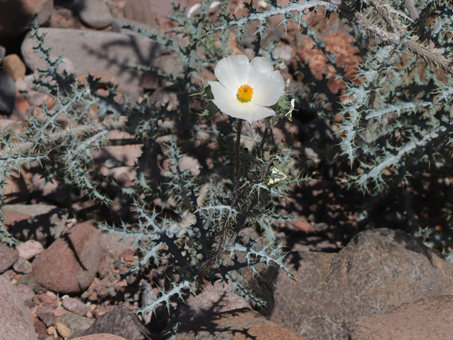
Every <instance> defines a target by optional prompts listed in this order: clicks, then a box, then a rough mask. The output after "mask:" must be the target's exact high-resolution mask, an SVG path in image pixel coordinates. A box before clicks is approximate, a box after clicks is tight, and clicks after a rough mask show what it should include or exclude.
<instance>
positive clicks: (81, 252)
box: [32, 223, 102, 294]
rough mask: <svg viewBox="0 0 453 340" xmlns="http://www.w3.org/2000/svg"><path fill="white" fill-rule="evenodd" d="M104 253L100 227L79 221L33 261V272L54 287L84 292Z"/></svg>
mask: <svg viewBox="0 0 453 340" xmlns="http://www.w3.org/2000/svg"><path fill="white" fill-rule="evenodd" d="M101 256H102V249H101V247H99V232H98V230H97V228H95V227H94V226H93V225H91V224H90V223H81V224H77V225H75V226H74V227H73V228H72V229H70V230H69V231H68V232H67V233H64V234H63V235H62V236H61V237H60V238H59V239H58V240H56V241H55V242H54V243H52V244H51V245H50V247H49V248H47V249H46V250H45V251H44V252H43V253H42V254H41V255H40V256H38V257H37V258H36V259H35V260H34V261H33V272H32V275H33V277H34V278H35V280H36V282H37V283H38V284H39V285H41V286H43V287H45V288H47V289H49V290H51V291H54V292H58V293H67V294H76V293H80V292H82V291H84V290H85V289H86V288H87V287H88V286H89V285H90V283H91V282H92V281H93V279H94V277H95V275H96V272H97V270H98V267H99V263H100V261H101Z"/></svg>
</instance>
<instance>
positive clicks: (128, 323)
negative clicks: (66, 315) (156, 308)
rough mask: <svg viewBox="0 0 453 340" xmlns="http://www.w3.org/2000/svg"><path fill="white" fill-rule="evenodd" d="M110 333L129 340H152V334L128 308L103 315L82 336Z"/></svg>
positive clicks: (120, 308) (116, 309) (117, 309)
mask: <svg viewBox="0 0 453 340" xmlns="http://www.w3.org/2000/svg"><path fill="white" fill-rule="evenodd" d="M98 333H99V334H100V333H108V334H114V335H118V336H121V337H123V338H125V339H127V340H151V334H150V333H149V331H148V330H147V329H146V328H145V326H143V325H142V324H141V323H140V321H139V320H138V318H137V316H136V315H135V313H132V312H131V311H129V309H127V308H126V307H118V308H114V309H112V310H111V311H110V312H108V313H106V314H104V315H102V316H101V317H99V318H98V319H96V321H95V322H94V323H93V325H91V327H90V328H88V329H87V330H86V331H84V332H83V334H81V335H91V334H98Z"/></svg>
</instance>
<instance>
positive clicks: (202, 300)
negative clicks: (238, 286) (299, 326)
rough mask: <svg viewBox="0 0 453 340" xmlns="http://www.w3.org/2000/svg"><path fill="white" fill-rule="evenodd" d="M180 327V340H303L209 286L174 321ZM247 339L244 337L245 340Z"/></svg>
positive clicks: (225, 291) (236, 298)
mask: <svg viewBox="0 0 453 340" xmlns="http://www.w3.org/2000/svg"><path fill="white" fill-rule="evenodd" d="M176 322H177V323H179V324H180V326H179V327H178V336H177V337H176V339H178V340H195V339H197V340H198V339H203V340H215V339H238V340H239V339H246V338H247V339H248V338H250V339H252V338H253V339H257V340H275V339H285V340H286V339H293V340H303V339H304V338H302V337H301V336H299V335H297V334H296V333H294V332H293V331H290V330H289V329H287V328H285V327H283V326H280V325H278V324H276V323H274V322H271V321H267V320H266V319H265V318H264V317H263V316H261V315H260V314H258V313H257V312H255V311H253V310H252V308H251V307H250V305H249V304H248V303H247V302H246V301H245V300H244V299H243V298H242V297H240V296H238V295H236V294H233V293H232V292H231V290H229V289H227V288H223V287H221V286H220V285H214V286H213V285H208V286H207V287H205V289H204V290H203V292H202V293H201V294H199V295H197V296H191V297H189V298H188V299H187V306H184V307H183V308H182V310H181V314H180V315H179V316H178V317H177V318H176V319H175V320H173V321H172V323H171V324H170V327H168V328H171V327H173V325H174V323H176ZM244 336H245V337H244Z"/></svg>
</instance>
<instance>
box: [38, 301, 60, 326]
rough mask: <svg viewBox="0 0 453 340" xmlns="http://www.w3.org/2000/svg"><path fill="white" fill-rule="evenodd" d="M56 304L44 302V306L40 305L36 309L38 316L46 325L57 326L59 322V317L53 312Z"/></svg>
mask: <svg viewBox="0 0 453 340" xmlns="http://www.w3.org/2000/svg"><path fill="white" fill-rule="evenodd" d="M54 309H55V306H52V305H51V304H48V303H44V304H43V305H42V306H39V307H38V309H37V310H36V316H37V317H38V318H39V319H40V320H41V321H42V322H44V324H45V325H46V327H50V326H55V324H56V322H57V317H56V316H55V314H54V313H53V310H54Z"/></svg>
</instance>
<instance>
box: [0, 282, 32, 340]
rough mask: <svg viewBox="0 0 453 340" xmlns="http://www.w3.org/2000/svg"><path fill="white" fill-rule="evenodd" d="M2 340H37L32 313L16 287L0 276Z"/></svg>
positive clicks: (0, 327) (0, 328)
mask: <svg viewBox="0 0 453 340" xmlns="http://www.w3.org/2000/svg"><path fill="white" fill-rule="evenodd" d="M0 339H1V340H17V339H21V340H36V334H35V327H34V326H33V321H32V319H31V317H30V312H29V311H28V309H27V307H25V305H24V301H23V300H22V298H21V296H20V294H19V293H18V292H17V289H16V287H15V286H14V285H13V284H11V282H10V281H9V280H7V279H6V278H4V277H3V276H0Z"/></svg>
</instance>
